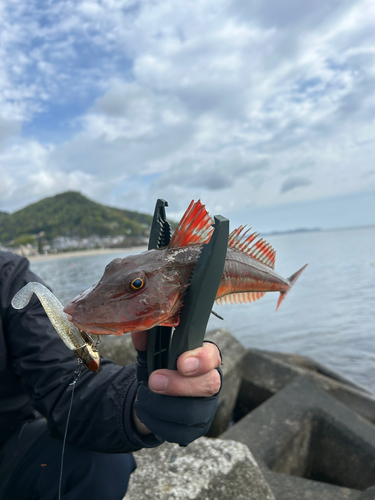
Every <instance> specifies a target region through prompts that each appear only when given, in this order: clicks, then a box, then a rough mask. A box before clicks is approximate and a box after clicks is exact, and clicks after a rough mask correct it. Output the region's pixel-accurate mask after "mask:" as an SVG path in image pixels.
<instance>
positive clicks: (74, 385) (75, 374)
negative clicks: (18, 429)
mask: <svg viewBox="0 0 375 500" xmlns="http://www.w3.org/2000/svg"><path fill="white" fill-rule="evenodd" d="M77 361H78V366H77V369H76V371H75V372H74V379H73V382H72V383H71V384H69V385H71V386H72V396H71V398H70V405H69V411H68V418H67V421H66V426H65V434H64V440H63V446H62V452H61V467H60V480H59V496H58V500H61V484H62V476H63V469H64V453H65V443H66V436H67V434H68V426H69V420H70V413H71V411H72V405H73V397H74V389H75V387H76V383H77V380H78V377H79V376H80V375H81V370H82V361H81V360H80V359H77Z"/></svg>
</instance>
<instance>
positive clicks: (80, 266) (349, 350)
mask: <svg viewBox="0 0 375 500" xmlns="http://www.w3.org/2000/svg"><path fill="white" fill-rule="evenodd" d="M265 239H266V240H267V241H268V242H269V243H271V244H272V246H273V247H274V248H275V250H276V266H275V270H276V272H277V273H278V274H280V275H281V276H283V277H289V276H291V275H292V274H294V273H295V272H296V271H297V270H298V269H300V268H301V267H302V266H303V265H304V264H306V263H308V267H307V268H306V269H305V271H304V272H303V273H302V275H301V276H300V278H299V279H298V281H297V282H296V284H295V285H294V287H293V288H292V289H291V291H290V292H289V294H288V295H287V297H286V298H285V300H284V301H283V303H282V304H281V305H280V308H279V309H278V311H275V308H276V304H277V299H278V295H279V294H278V293H274V292H273V293H267V294H266V295H265V296H264V297H263V298H261V299H260V300H258V301H257V302H255V303H252V304H236V305H225V306H215V308H214V309H215V311H216V312H217V313H218V314H220V315H221V316H223V318H224V319H223V320H219V319H217V318H216V317H214V316H213V315H211V319H210V321H209V324H208V329H213V328H223V327H224V328H227V329H228V330H230V332H231V333H232V334H233V335H234V336H235V337H236V338H237V339H238V340H239V341H240V342H241V343H242V344H243V345H244V346H246V347H249V348H257V349H265V350H269V351H279V352H285V353H297V354H302V355H305V356H309V357H311V358H313V359H314V360H316V361H318V362H319V363H321V364H323V365H325V366H326V367H327V368H330V369H332V370H334V371H336V372H337V373H339V374H341V375H343V376H344V377H346V378H348V379H350V380H351V381H353V382H355V383H356V384H358V385H360V386H362V387H364V388H366V389H368V390H369V391H371V392H372V393H375V227H365V228H352V229H338V230H330V231H314V232H296V233H289V234H277V235H270V236H267V237H265ZM138 252H139V250H134V249H133V250H132V253H138ZM128 253H129V252H127V251H126V250H119V251H117V252H114V253H110V254H101V255H97V254H92V255H87V256H78V255H77V256H74V255H73V256H72V257H69V258H56V259H50V258H48V259H46V260H40V261H34V262H31V268H32V270H33V271H34V272H36V273H37V274H38V275H39V276H41V277H42V278H43V280H44V281H45V282H46V283H48V284H49V285H50V286H51V287H52V289H53V291H54V293H55V295H56V296H57V297H58V298H59V300H60V301H61V302H62V303H63V304H64V305H66V304H67V303H68V302H69V301H70V300H71V299H73V298H74V297H75V296H76V295H78V294H79V293H81V292H82V291H84V290H86V289H87V288H89V287H90V286H91V285H93V284H94V283H96V282H97V281H98V280H99V279H100V277H101V276H102V274H103V271H104V268H105V266H106V265H107V264H108V262H110V261H111V260H112V259H115V258H117V257H124V256H126V255H127V254H128Z"/></svg>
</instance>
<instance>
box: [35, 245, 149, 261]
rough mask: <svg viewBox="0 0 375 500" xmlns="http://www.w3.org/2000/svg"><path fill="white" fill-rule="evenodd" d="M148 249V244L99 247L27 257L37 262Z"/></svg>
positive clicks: (137, 251) (139, 251)
mask: <svg viewBox="0 0 375 500" xmlns="http://www.w3.org/2000/svg"><path fill="white" fill-rule="evenodd" d="M145 250H147V247H146V246H140V247H129V248H97V249H94V250H77V251H76V252H61V253H54V254H48V255H30V256H28V257H27V258H28V259H29V260H30V261H31V262H37V261H38V260H55V259H69V258H71V257H77V258H79V257H87V256H88V255H105V254H111V253H117V254H118V253H122V252H123V253H124V255H127V254H129V253H141V252H144V251H145Z"/></svg>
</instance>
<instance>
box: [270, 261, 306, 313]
mask: <svg viewBox="0 0 375 500" xmlns="http://www.w3.org/2000/svg"><path fill="white" fill-rule="evenodd" d="M306 267H307V264H305V265H304V266H303V267H301V269H300V270H299V271H297V272H296V273H294V274H292V276H290V278H288V282H289V288H288V290H285V291H283V292H280V297H279V300H278V302H277V306H276V311H277V310H278V308H279V306H280V304H281V302H282V301H283V300H284V299H285V297H286V294H287V293H288V292H289V290H290V289H291V288H292V286H293V285H294V283H295V282H296V281H297V280H298V278H299V277H300V274H301V273H302V271H303V270H304V269H305V268H306Z"/></svg>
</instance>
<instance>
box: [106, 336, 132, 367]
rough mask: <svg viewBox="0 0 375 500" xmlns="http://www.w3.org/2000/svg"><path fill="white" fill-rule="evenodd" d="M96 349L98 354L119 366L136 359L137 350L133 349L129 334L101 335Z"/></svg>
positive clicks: (128, 363)
mask: <svg viewBox="0 0 375 500" xmlns="http://www.w3.org/2000/svg"><path fill="white" fill-rule="evenodd" d="M100 340H101V342H100V344H99V345H98V349H99V352H100V355H101V356H103V357H105V358H108V359H111V360H112V361H114V362H115V363H117V364H118V365H120V366H126V365H130V364H132V363H135V362H136V361H137V351H136V350H135V349H134V346H133V342H132V339H131V336H130V334H128V335H121V336H120V337H116V336H114V335H102V336H101V337H100Z"/></svg>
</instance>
